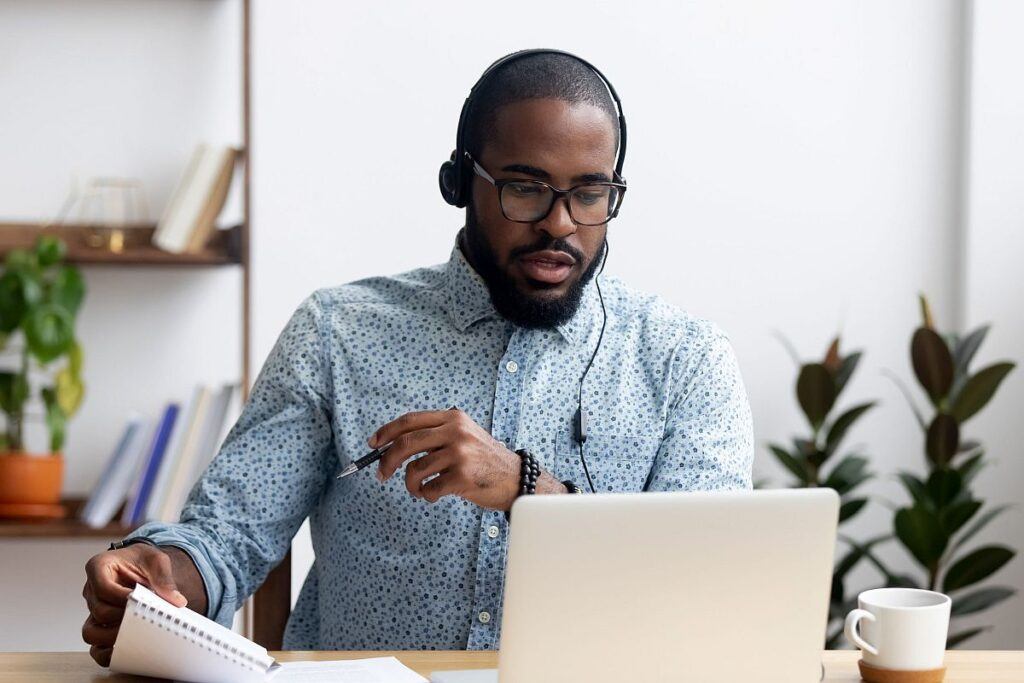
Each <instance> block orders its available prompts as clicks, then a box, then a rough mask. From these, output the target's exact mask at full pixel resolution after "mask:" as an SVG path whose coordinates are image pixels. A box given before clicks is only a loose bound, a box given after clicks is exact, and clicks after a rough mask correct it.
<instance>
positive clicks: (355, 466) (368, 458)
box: [335, 441, 395, 479]
mask: <svg viewBox="0 0 1024 683" xmlns="http://www.w3.org/2000/svg"><path fill="white" fill-rule="evenodd" d="M394 443H395V442H394V441H392V442H391V443H389V444H387V445H386V446H381V447H380V448H374V449H373V450H372V451H370V452H369V453H367V454H366V455H364V456H363V457H361V458H359V459H358V460H356V461H355V462H353V463H351V464H350V465H349V466H348V467H346V468H345V469H343V470H342V471H341V474H339V475H338V476H336V477H335V479H344V478H345V477H347V476H348V475H350V474H355V473H356V472H358V471H359V470H361V469H363V468H365V467H368V466H370V465H372V464H373V463H375V462H377V461H378V460H380V459H381V457H382V456H383V455H384V454H385V453H387V452H388V450H389V449H390V448H391V446H392V444H394Z"/></svg>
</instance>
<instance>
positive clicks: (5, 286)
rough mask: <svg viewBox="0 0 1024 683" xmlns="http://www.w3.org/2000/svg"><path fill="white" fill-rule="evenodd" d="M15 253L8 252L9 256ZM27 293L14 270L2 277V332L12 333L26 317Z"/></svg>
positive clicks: (0, 278)
mask: <svg viewBox="0 0 1024 683" xmlns="http://www.w3.org/2000/svg"><path fill="white" fill-rule="evenodd" d="M11 253H13V252H8V256H9V255H10V254H11ZM26 309H27V304H26V303H25V293H24V292H23V291H22V288H21V278H20V277H18V274H17V273H15V272H14V271H12V270H8V271H7V272H6V273H4V274H3V275H2V276H0V331H2V332H12V331H14V330H15V329H17V327H18V325H19V324H20V323H21V319H22V318H24V317H25V310H26Z"/></svg>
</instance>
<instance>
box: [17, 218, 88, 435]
mask: <svg viewBox="0 0 1024 683" xmlns="http://www.w3.org/2000/svg"><path fill="white" fill-rule="evenodd" d="M66 250H67V248H66V246H65V244H64V242H63V241H62V240H60V239H58V238H56V237H52V236H47V235H42V236H40V237H39V238H38V239H37V240H36V242H35V245H34V246H33V248H32V249H12V250H11V251H9V252H8V253H7V256H6V258H5V260H4V264H3V269H2V274H0V351H11V350H13V351H15V352H16V353H17V356H18V363H17V366H18V367H17V368H16V369H14V370H4V371H0V411H2V412H3V413H4V415H5V416H6V418H7V420H6V430H5V431H4V432H3V433H2V434H0V450H4V451H14V452H21V451H23V450H24V433H25V432H24V425H25V417H26V415H25V404H26V402H27V401H28V399H29V398H30V396H31V391H32V387H31V386H30V382H29V379H30V367H29V365H30V361H31V360H33V359H34V360H35V361H36V362H37V363H38V364H39V366H40V367H41V368H45V369H49V368H50V367H51V364H53V363H54V362H55V361H58V360H60V359H62V358H65V357H66V358H67V362H66V363H65V364H63V365H62V366H60V367H59V368H56V369H55V370H54V371H52V384H49V385H46V386H42V387H41V388H40V397H41V398H42V401H43V405H44V406H45V411H46V412H45V421H46V426H47V430H48V432H49V435H50V440H49V444H50V450H51V451H52V452H54V453H57V452H59V451H60V450H61V448H62V447H63V445H64V432H65V425H66V423H67V420H68V418H69V417H71V416H72V415H73V414H74V413H75V412H76V411H77V410H78V407H79V406H80V405H81V402H82V397H83V395H84V393H85V388H84V384H83V382H82V376H81V371H82V349H81V346H79V344H78V342H77V341H76V339H75V320H76V316H77V314H78V311H79V309H80V308H81V305H82V301H83V299H84V298H85V282H84V281H83V279H82V275H81V273H80V272H79V270H78V269H77V268H75V267H74V266H69V265H65V264H64V263H62V261H63V260H64V257H65V254H66ZM19 332H20V337H21V339H22V342H23V343H22V344H21V345H20V347H18V348H8V347H9V345H10V346H11V347H14V344H13V343H12V340H13V339H14V338H15V337H17V336H19V335H18V333H19Z"/></svg>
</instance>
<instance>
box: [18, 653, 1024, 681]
mask: <svg viewBox="0 0 1024 683" xmlns="http://www.w3.org/2000/svg"><path fill="white" fill-rule="evenodd" d="M382 655H394V656H396V657H398V658H399V659H400V660H402V662H404V663H405V664H406V666H408V667H410V668H412V669H415V670H416V671H418V672H420V673H421V674H423V675H424V676H428V677H429V675H430V672H431V671H439V670H441V669H489V668H494V667H495V666H497V661H498V656H497V654H496V653H494V652H275V653H274V656H275V657H277V659H278V660H279V661H282V662H292V661H298V660H323V659H355V658H359V657H380V656H382ZM858 657H859V655H858V653H856V652H853V651H849V650H839V651H830V652H825V653H824V655H823V659H824V661H825V674H826V675H825V680H826V682H827V683H852V682H853V681H859V680H860V676H859V675H858V673H857V658H858ZM946 666H947V667H948V670H947V674H946V681H947V682H948V683H967V682H968V681H969V682H970V683H989V682H990V681H1000V682H1009V681H1014V682H1015V683H1021V682H1022V681H1024V651H1014V652H985V651H975V652H971V651H966V650H957V651H954V652H949V653H947V655H946ZM143 680H155V679H143V678H138V677H135V676H119V675H114V674H111V673H110V672H109V671H108V670H106V669H101V668H100V667H98V666H96V664H95V663H93V661H92V659H90V658H89V655H88V654H87V653H84V652H29V653H22V652H0V683H101V682H102V683H127V682H128V681H143ZM738 683H739V682H738Z"/></svg>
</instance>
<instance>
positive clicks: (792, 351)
mask: <svg viewBox="0 0 1024 683" xmlns="http://www.w3.org/2000/svg"><path fill="white" fill-rule="evenodd" d="M772 335H773V336H774V337H775V338H776V339H778V340H779V343H780V344H782V348H784V349H786V353H788V354H789V357H790V358H792V359H793V363H794V364H795V365H796V366H797V367H800V365H801V363H800V354H799V353H797V352H796V347H795V346H793V342H791V341H789V339H787V338H786V335H784V334H782V332H780V331H779V330H773V331H772Z"/></svg>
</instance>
